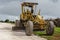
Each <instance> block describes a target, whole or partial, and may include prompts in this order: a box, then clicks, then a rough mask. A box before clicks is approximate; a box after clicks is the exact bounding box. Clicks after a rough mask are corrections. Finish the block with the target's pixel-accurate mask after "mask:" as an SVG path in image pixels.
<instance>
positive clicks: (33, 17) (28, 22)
mask: <svg viewBox="0 0 60 40" xmlns="http://www.w3.org/2000/svg"><path fill="white" fill-rule="evenodd" d="M35 5H36V6H37V5H38V3H31V2H23V3H22V4H21V7H22V13H21V14H20V20H19V21H18V20H17V21H16V26H15V27H13V28H12V30H17V29H21V28H22V29H25V32H26V35H29V36H31V35H32V34H33V30H43V31H44V30H45V29H46V33H47V34H48V35H52V34H53V33H54V23H53V22H52V21H45V20H44V19H43V16H41V15H40V10H39V12H38V13H36V14H35V12H34V7H35ZM35 10H36V9H35Z"/></svg>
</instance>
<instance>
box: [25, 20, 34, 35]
mask: <svg viewBox="0 0 60 40" xmlns="http://www.w3.org/2000/svg"><path fill="white" fill-rule="evenodd" d="M26 25H27V26H26V29H25V30H26V31H25V32H26V35H27V36H31V35H32V34H33V22H32V21H28V22H27V24H26Z"/></svg>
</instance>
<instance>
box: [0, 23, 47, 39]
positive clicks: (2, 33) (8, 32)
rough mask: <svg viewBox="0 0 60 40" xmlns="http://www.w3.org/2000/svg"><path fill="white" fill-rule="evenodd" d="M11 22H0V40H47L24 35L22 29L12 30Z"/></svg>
mask: <svg viewBox="0 0 60 40" xmlns="http://www.w3.org/2000/svg"><path fill="white" fill-rule="evenodd" d="M12 26H14V25H13V24H10V23H0V40H47V39H45V38H41V37H38V36H35V35H33V36H26V35H25V32H24V31H23V30H20V31H12Z"/></svg>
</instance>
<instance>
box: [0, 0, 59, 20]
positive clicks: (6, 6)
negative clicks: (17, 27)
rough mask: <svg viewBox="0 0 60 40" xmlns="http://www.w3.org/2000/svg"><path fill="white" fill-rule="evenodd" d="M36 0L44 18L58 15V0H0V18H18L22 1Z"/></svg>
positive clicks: (31, 0)
mask: <svg viewBox="0 0 60 40" xmlns="http://www.w3.org/2000/svg"><path fill="white" fill-rule="evenodd" d="M25 1H27V2H37V3H39V5H38V7H37V9H38V10H39V9H40V11H41V15H42V16H44V18H57V17H60V0H0V20H5V19H10V20H16V19H19V16H20V13H21V3H22V2H25Z"/></svg>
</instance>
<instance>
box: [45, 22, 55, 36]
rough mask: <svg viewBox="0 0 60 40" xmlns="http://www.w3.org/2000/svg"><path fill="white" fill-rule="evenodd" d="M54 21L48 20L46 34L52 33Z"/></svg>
mask: <svg viewBox="0 0 60 40" xmlns="http://www.w3.org/2000/svg"><path fill="white" fill-rule="evenodd" d="M54 26H55V25H54V23H53V22H52V21H49V22H48V27H47V28H46V34H47V35H53V33H54Z"/></svg>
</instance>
